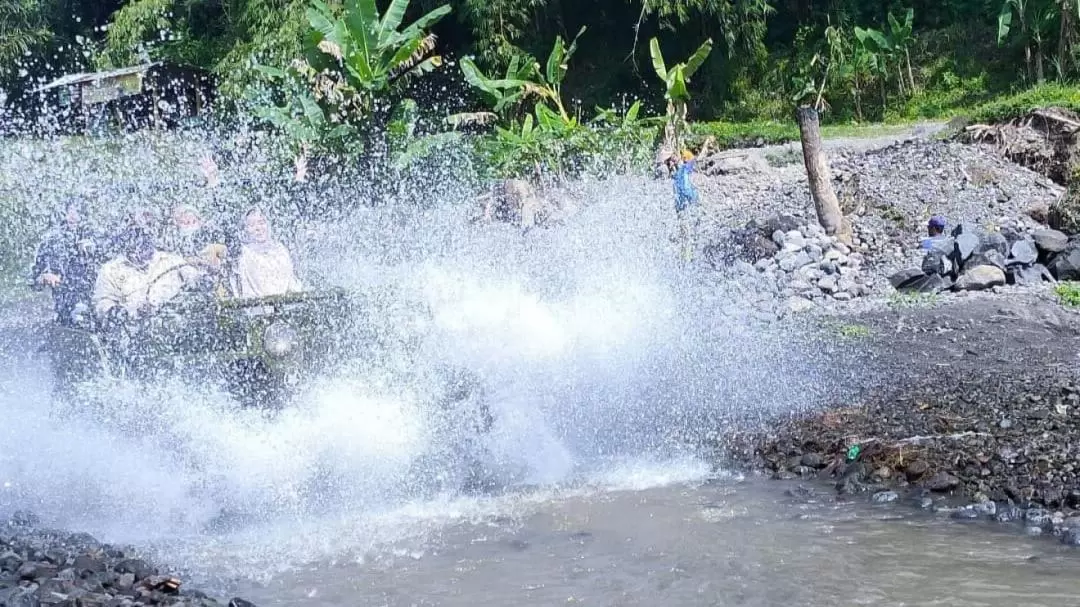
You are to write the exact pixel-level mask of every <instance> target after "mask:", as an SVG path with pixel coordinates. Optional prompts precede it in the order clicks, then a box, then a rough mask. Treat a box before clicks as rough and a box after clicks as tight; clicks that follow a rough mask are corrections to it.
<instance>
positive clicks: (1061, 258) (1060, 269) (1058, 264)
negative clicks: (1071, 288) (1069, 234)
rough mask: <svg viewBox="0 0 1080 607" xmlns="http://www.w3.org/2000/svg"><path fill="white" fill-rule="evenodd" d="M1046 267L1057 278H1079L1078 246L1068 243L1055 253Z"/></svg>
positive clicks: (1079, 250) (1079, 258) (1079, 252)
mask: <svg viewBox="0 0 1080 607" xmlns="http://www.w3.org/2000/svg"><path fill="white" fill-rule="evenodd" d="M1047 268H1048V269H1049V270H1050V273H1051V274H1053V275H1054V278H1056V279H1058V280H1080V246H1073V245H1070V246H1069V248H1068V249H1066V250H1064V251H1062V252H1060V253H1058V254H1057V255H1055V256H1054V258H1053V259H1051V260H1050V263H1048V264H1047Z"/></svg>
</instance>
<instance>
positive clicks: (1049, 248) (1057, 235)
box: [1032, 230, 1069, 254]
mask: <svg viewBox="0 0 1080 607" xmlns="http://www.w3.org/2000/svg"><path fill="white" fill-rule="evenodd" d="M1032 236H1033V237H1034V239H1035V246H1037V247H1038V248H1039V250H1040V251H1042V252H1043V253H1048V254H1049V253H1060V252H1062V251H1064V250H1065V247H1067V246H1068V244H1069V237H1068V236H1066V235H1065V233H1064V232H1059V231H1057V230H1038V231H1036V232H1035V233H1034V234H1033V235H1032Z"/></svg>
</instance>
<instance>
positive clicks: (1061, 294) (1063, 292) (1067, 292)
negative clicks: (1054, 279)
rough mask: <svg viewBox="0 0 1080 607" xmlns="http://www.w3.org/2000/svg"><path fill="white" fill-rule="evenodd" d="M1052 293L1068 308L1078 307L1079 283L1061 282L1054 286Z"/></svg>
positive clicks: (1079, 298) (1079, 297)
mask: <svg viewBox="0 0 1080 607" xmlns="http://www.w3.org/2000/svg"><path fill="white" fill-rule="evenodd" d="M1054 293H1055V294H1056V295H1057V297H1058V301H1060V302H1061V305H1063V306H1067V307H1069V308H1080V283H1076V282H1062V283H1059V284H1058V285H1057V286H1055V287H1054Z"/></svg>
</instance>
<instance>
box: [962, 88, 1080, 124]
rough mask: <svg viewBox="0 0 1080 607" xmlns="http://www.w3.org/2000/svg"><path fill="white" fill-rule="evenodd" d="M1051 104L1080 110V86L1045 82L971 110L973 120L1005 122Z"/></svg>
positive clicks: (985, 122)
mask: <svg viewBox="0 0 1080 607" xmlns="http://www.w3.org/2000/svg"><path fill="white" fill-rule="evenodd" d="M1049 106H1056V107H1063V108H1065V109H1068V110H1073V111H1074V112H1080V87H1078V86H1076V85H1074V84H1061V83H1053V84H1044V85H1041V86H1036V87H1034V88H1031V89H1027V90H1025V91H1021V92H1018V93H1014V94H1011V95H1006V96H1003V97H998V98H997V99H994V100H992V101H989V102H987V103H984V104H982V105H980V106H978V107H976V108H975V109H974V110H973V111H972V112H971V120H972V121H973V122H977V123H983V124H991V123H996V122H1004V121H1006V120H1012V119H1013V118H1016V117H1018V116H1023V115H1024V114H1027V113H1028V112H1031V111H1032V110H1035V109H1038V108H1043V107H1049Z"/></svg>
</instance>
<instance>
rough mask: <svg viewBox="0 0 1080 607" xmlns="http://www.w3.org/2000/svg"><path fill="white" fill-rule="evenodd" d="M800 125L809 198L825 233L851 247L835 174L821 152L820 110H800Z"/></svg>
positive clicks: (849, 232) (797, 115) (803, 108)
mask: <svg viewBox="0 0 1080 607" xmlns="http://www.w3.org/2000/svg"><path fill="white" fill-rule="evenodd" d="M795 117H796V120H798V122H799V136H800V139H801V140H802V151H803V161H804V163H805V164H806V177H807V178H808V179H809V181H810V194H811V195H812V196H813V198H814V208H815V210H816V211H817V216H818V223H820V224H821V227H823V228H825V233H826V234H829V235H830V236H836V237H837V238H838V239H840V240H841V241H844V242H846V243H848V244H850V242H851V230H850V226H848V225H847V222H845V221H844V215H843V213H842V212H841V211H840V201H839V200H838V199H837V197H836V192H835V191H834V190H833V187H832V173H831V171H830V170H829V163H828V162H826V160H825V152H824V151H822V149H821V127H820V123H819V120H818V113H817V110H815V109H814V108H811V107H808V106H801V107H799V109H798V110H797V111H796V114H795Z"/></svg>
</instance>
